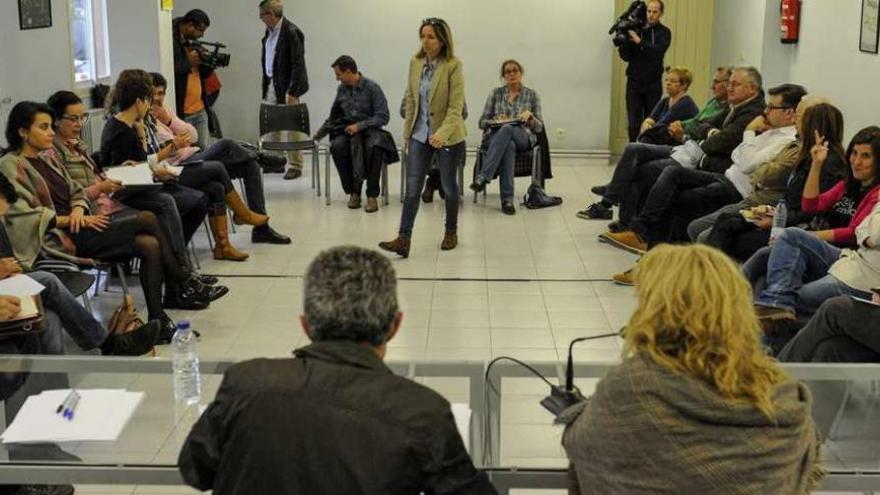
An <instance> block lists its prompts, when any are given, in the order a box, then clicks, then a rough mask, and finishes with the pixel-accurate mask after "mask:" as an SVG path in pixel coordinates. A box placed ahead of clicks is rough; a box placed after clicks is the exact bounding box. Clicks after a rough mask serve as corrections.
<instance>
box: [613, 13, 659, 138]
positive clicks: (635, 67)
mask: <svg viewBox="0 0 880 495" xmlns="http://www.w3.org/2000/svg"><path fill="white" fill-rule="evenodd" d="M647 3H648V22H647V24H646V25H645V28H644V29H643V30H642V33H641V34H639V33H636V32H635V31H629V42H628V43H624V44H622V45H620V46H619V47H618V49H617V50H618V53H619V54H620V58H622V59H623V61H624V62H627V66H626V121H627V132H628V133H629V140H630V142H635V140H636V138H638V137H639V126H641V124H642V122H643V121H644V120H645V117H647V116H648V115H650V114H651V110H653V109H654V106H655V105H657V102H658V101H660V97H661V96H663V84H662V80H663V57H664V55H665V54H666V50H667V49H669V45H670V43H672V31H670V30H669V28H668V27H666V26H664V25H663V24H661V23H660V18H661V17H663V8H664V6H663V1H662V0H648V2H647Z"/></svg>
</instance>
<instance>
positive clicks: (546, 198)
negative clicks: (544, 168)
mask: <svg viewBox="0 0 880 495" xmlns="http://www.w3.org/2000/svg"><path fill="white" fill-rule="evenodd" d="M522 204H523V206H525V207H526V208H528V209H530V210H536V209H538V208H547V207H550V206H559V205H561V204H562V198H560V197H559V196H550V195H548V194H547V193H546V192H544V188H542V187H541V186H539V185H538V184H532V185H530V186H529V189H528V191H526V195H525V196H523V202H522Z"/></svg>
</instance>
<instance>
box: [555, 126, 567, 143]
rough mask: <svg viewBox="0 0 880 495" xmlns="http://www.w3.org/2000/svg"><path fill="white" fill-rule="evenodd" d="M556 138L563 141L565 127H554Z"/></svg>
mask: <svg viewBox="0 0 880 495" xmlns="http://www.w3.org/2000/svg"><path fill="white" fill-rule="evenodd" d="M556 140H557V141H565V128H564V127H557V128H556Z"/></svg>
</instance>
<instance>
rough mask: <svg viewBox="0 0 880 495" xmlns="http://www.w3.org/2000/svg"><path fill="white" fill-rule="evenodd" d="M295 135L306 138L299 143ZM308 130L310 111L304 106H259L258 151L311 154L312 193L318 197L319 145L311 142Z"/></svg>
mask: <svg viewBox="0 0 880 495" xmlns="http://www.w3.org/2000/svg"><path fill="white" fill-rule="evenodd" d="M297 133H304V134H305V135H306V136H307V137H306V139H305V140H300V138H299V136H298V135H297ZM309 134H310V129H309V109H308V107H307V106H306V104H305V103H300V104H298V105H270V104H268V103H263V104H262V105H260V142H259V148H260V151H262V150H270V151H283V152H288V151H305V150H311V152H312V189H314V190H315V193H316V194H317V195H318V196H320V195H321V170H320V168H319V167H318V144H317V143H315V142H314V141H312V139H311V137H308V136H309Z"/></svg>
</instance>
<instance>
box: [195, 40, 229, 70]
mask: <svg viewBox="0 0 880 495" xmlns="http://www.w3.org/2000/svg"><path fill="white" fill-rule="evenodd" d="M190 46H191V47H192V48H193V49H194V50H195V51H197V52H198V53H199V57H200V58H201V59H202V65H203V66H205V67H208V68H210V69H216V68H218V67H228V66H229V61H230V59H231V58H232V55H230V54H229V53H228V52H223V51H221V50H222V49H224V48H226V45H224V44H222V43H212V42H210V41H200V40H193V41H191V42H190Z"/></svg>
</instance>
